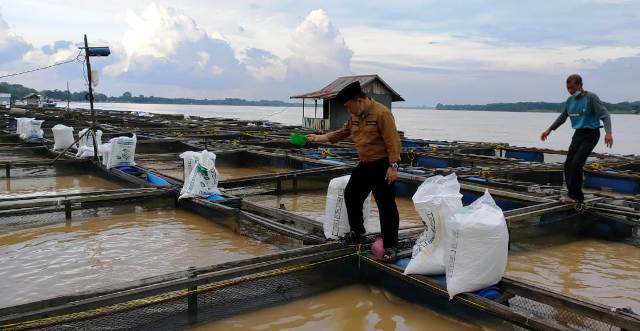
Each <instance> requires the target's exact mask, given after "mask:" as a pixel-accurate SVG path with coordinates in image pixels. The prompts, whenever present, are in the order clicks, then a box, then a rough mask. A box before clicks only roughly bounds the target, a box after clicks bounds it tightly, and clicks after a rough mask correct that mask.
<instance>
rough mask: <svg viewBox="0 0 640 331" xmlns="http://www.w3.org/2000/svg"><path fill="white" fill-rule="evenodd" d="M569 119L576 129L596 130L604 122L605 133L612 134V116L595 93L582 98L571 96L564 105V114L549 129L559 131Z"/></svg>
mask: <svg viewBox="0 0 640 331" xmlns="http://www.w3.org/2000/svg"><path fill="white" fill-rule="evenodd" d="M567 118H570V119H571V126H572V127H573V128H574V129H585V128H589V129H596V128H599V127H600V121H602V124H604V131H605V132H606V133H609V134H610V133H611V116H610V115H609V111H608V110H607V108H606V107H605V106H604V105H603V104H602V102H601V101H600V98H598V96H597V95H596V94H595V93H592V92H589V91H585V92H584V95H582V96H581V97H580V98H575V97H574V96H570V97H569V98H568V99H567V101H566V102H565V103H564V109H563V110H562V113H561V114H560V116H558V118H557V119H556V120H555V121H554V122H553V124H551V126H550V127H549V129H551V130H555V129H557V128H558V127H560V125H562V124H563V123H564V122H565V121H566V120H567Z"/></svg>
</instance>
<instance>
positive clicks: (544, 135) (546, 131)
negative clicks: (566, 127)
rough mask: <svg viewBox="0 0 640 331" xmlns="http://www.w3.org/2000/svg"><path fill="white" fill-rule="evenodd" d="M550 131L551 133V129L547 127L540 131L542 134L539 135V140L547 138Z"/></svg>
mask: <svg viewBox="0 0 640 331" xmlns="http://www.w3.org/2000/svg"><path fill="white" fill-rule="evenodd" d="M550 133H551V130H549V129H546V130H544V132H542V134H541V135H540V140H542V141H545V140H547V137H549V134H550Z"/></svg>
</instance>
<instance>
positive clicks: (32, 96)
mask: <svg viewBox="0 0 640 331" xmlns="http://www.w3.org/2000/svg"><path fill="white" fill-rule="evenodd" d="M33 98H36V99H40V95H39V94H36V93H29V94H27V95H25V96H24V97H22V100H26V99H33Z"/></svg>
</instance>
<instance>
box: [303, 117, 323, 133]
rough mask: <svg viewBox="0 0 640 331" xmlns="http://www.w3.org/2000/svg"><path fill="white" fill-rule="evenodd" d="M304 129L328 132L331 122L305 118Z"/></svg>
mask: <svg viewBox="0 0 640 331" xmlns="http://www.w3.org/2000/svg"><path fill="white" fill-rule="evenodd" d="M302 127H304V128H305V129H312V130H317V131H327V130H329V120H327V119H324V118H313V117H304V118H303V121H302Z"/></svg>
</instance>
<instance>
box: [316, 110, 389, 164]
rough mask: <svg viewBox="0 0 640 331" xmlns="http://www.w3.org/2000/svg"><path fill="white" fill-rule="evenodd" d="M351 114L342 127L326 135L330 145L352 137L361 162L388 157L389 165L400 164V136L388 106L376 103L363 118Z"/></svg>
mask: <svg viewBox="0 0 640 331" xmlns="http://www.w3.org/2000/svg"><path fill="white" fill-rule="evenodd" d="M350 115H351V117H350V118H349V120H348V121H347V123H345V124H344V125H343V126H342V128H340V129H338V130H336V131H333V132H330V133H328V134H327V137H328V138H329V141H330V142H332V143H336V142H338V141H340V140H343V139H346V138H347V137H349V136H351V139H353V142H354V143H355V144H356V149H357V150H358V157H359V158H360V161H364V162H369V161H376V160H380V159H383V158H389V163H396V162H400V135H399V134H398V130H397V129H396V123H395V120H394V118H393V114H392V113H391V111H390V110H389V109H388V108H387V107H385V106H384V105H382V104H380V103H378V102H377V101H373V104H372V105H371V107H369V108H368V109H365V110H364V112H363V114H362V115H360V116H358V115H354V114H350Z"/></svg>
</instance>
